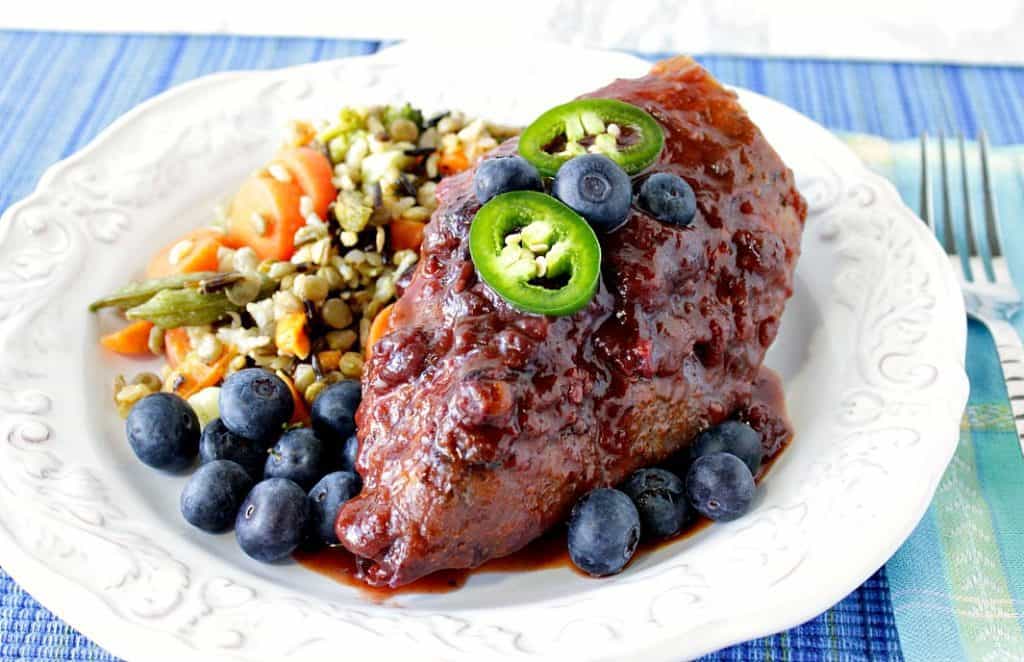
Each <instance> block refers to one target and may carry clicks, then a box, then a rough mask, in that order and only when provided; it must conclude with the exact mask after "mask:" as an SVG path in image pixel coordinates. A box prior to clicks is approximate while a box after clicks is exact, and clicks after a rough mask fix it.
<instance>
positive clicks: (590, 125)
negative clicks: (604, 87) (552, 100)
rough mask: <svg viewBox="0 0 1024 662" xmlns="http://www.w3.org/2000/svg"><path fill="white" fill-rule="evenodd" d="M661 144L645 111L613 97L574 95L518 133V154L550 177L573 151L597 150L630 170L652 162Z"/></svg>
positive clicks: (658, 129) (657, 129)
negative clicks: (600, 97) (587, 97)
mask: <svg viewBox="0 0 1024 662" xmlns="http://www.w3.org/2000/svg"><path fill="white" fill-rule="evenodd" d="M664 143H665V134H664V132H663V131H662V130H661V126H660V125H659V124H658V123H657V122H656V121H655V119H654V118H653V117H651V116H650V114H649V113H647V111H645V110H643V109H641V108H637V107H636V106H633V105H631V104H628V103H626V102H624V101H618V100H617V99H578V100H576V101H570V102H569V103H565V104H562V105H561V106H555V107H554V108H552V109H551V110H549V111H547V112H546V113H544V114H543V115H541V116H540V117H538V118H537V119H535V120H534V121H533V124H531V125H530V126H528V127H526V130H525V131H523V133H522V135H521V136H519V153H520V154H522V156H523V158H525V159H526V160H527V161H529V162H530V163H532V164H533V165H534V166H535V167H536V168H537V170H539V171H540V174H542V175H545V176H547V177H554V176H555V173H556V172H558V168H559V167H560V166H561V165H562V164H563V163H565V162H566V161H568V160H569V159H571V158H572V157H574V156H579V155H580V154H586V153H588V152H589V153H594V152H600V153H601V154H606V155H608V156H609V157H610V158H611V159H612V160H613V161H615V162H616V163H618V164H619V165H620V166H621V167H622V169H623V170H625V171H626V172H627V173H629V174H633V173H636V172H640V171H641V170H643V169H644V168H646V167H647V166H649V165H651V164H652V163H654V160H655V159H656V158H658V154H660V153H661V148H662V146H663V145H664Z"/></svg>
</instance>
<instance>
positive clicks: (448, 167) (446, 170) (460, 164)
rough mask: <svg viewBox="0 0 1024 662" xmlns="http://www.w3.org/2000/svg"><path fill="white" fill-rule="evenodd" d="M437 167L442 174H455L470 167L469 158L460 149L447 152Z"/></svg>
mask: <svg viewBox="0 0 1024 662" xmlns="http://www.w3.org/2000/svg"><path fill="white" fill-rule="evenodd" d="M437 167H438V169H439V170H440V171H441V174H442V175H445V176H448V175H454V174H456V173H459V172H462V171H463V170H465V169H466V168H468V167H469V159H468V158H466V153H465V152H463V151H462V150H461V149H460V150H455V151H452V152H445V153H444V154H442V155H441V159H440V160H439V161H438V162H437Z"/></svg>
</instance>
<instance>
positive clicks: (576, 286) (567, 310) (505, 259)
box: [469, 191, 601, 315]
mask: <svg viewBox="0 0 1024 662" xmlns="http://www.w3.org/2000/svg"><path fill="white" fill-rule="evenodd" d="M469 253H470V255H471V256H472V258H473V264H474V265H475V266H476V270H477V273H479V274H480V277H481V278H483V280H484V282H485V283H487V284H488V285H489V286H490V287H491V289H493V290H494V291H495V292H497V293H498V295H499V296H501V298H502V299H504V300H505V301H508V302H509V303H510V304H512V305H513V306H515V307H516V308H519V309H520V310H525V311H527V312H530V313H540V314H543V315H570V314H572V313H574V312H576V311H577V310H579V309H580V308H583V307H584V306H586V305H587V303H588V302H589V301H590V300H591V299H592V298H593V297H594V292H596V291H597V282H598V279H599V278H600V277H601V244H599V243H598V242H597V235H595V234H594V231H593V229H591V227H590V225H589V224H587V222H586V221H585V220H583V218H582V217H581V216H580V215H579V214H577V213H576V212H574V211H573V210H572V209H569V208H568V207H566V206H565V205H563V204H562V203H561V202H559V201H558V200H555V199H554V198H552V197H551V196H549V195H545V194H543V193H538V192H536V191H513V192H511V193H503V194H501V195H499V196H496V197H494V198H492V199H491V200H490V201H489V202H488V203H487V204H485V205H484V206H483V207H481V208H480V210H479V211H478V212H477V213H476V216H475V217H474V218H473V223H472V225H471V226H470V228H469Z"/></svg>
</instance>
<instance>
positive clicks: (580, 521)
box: [569, 487, 640, 577]
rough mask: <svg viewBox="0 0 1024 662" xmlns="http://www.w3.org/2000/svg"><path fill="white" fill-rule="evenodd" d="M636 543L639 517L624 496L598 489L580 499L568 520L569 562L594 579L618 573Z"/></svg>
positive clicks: (618, 492) (637, 540)
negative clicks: (570, 560)
mask: <svg viewBox="0 0 1024 662" xmlns="http://www.w3.org/2000/svg"><path fill="white" fill-rule="evenodd" d="M639 542H640V514H639V513H638V512H637V510H636V506H634V505H633V502H632V501H631V500H630V498H629V497H628V496H626V495H625V494H623V493H622V492H620V491H618V490H613V489H611V488H608V487H602V488H599V489H596V490H593V491H591V492H590V493H589V494H587V495H586V496H584V497H583V498H582V499H580V500H579V501H578V502H577V503H576V506H575V507H573V509H572V514H571V515H570V516H569V558H570V559H572V562H573V563H574V564H576V567H577V568H579V569H580V570H582V571H583V572H585V573H587V574H588V575H593V576H595V577H603V576H605V575H613V574H615V573H617V572H618V571H620V570H622V568H623V567H625V565H626V564H627V563H629V560H630V559H631V558H633V553H634V552H636V546H637V543H639Z"/></svg>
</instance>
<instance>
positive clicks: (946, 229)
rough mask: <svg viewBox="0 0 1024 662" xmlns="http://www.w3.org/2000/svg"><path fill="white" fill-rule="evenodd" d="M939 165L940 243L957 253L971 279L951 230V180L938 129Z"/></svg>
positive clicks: (942, 141) (971, 274)
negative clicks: (940, 175) (940, 188)
mask: <svg viewBox="0 0 1024 662" xmlns="http://www.w3.org/2000/svg"><path fill="white" fill-rule="evenodd" d="M939 167H940V168H941V170H942V225H943V228H942V244H943V246H944V247H945V249H946V252H947V253H949V254H950V255H959V257H960V268H961V269H962V270H963V272H964V279H965V280H968V281H973V280H974V274H973V273H971V263H970V261H969V260H968V257H967V256H966V255H964V251H958V250H957V246H956V238H955V235H954V232H953V221H954V219H953V181H952V179H951V177H950V174H949V159H948V157H947V156H946V136H945V135H944V134H943V133H942V131H939Z"/></svg>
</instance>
